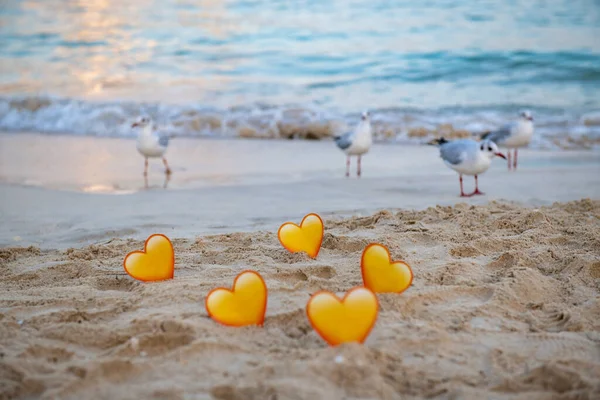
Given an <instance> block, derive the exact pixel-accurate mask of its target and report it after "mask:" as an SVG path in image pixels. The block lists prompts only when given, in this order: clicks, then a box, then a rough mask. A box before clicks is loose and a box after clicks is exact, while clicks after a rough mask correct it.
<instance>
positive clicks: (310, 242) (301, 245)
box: [277, 214, 324, 258]
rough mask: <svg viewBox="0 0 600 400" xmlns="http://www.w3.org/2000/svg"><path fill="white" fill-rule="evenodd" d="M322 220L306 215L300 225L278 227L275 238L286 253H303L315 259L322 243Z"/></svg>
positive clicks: (314, 215) (291, 224)
mask: <svg viewBox="0 0 600 400" xmlns="http://www.w3.org/2000/svg"><path fill="white" fill-rule="evenodd" d="M323 231H324V228H323V220H322V219H321V217H319V216H318V215H317V214H308V215H306V216H305V217H304V218H303V219H302V222H301V223H300V226H298V225H296V224H294V223H293V222H286V223H285V224H283V225H281V227H279V231H277V237H278V238H279V241H280V242H281V244H282V245H283V247H285V248H286V249H287V250H288V251H290V252H292V253H296V252H299V251H304V252H306V254H308V255H309V256H310V257H312V258H317V255H318V254H319V250H321V243H322V242H323Z"/></svg>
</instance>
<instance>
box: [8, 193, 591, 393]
mask: <svg viewBox="0 0 600 400" xmlns="http://www.w3.org/2000/svg"><path fill="white" fill-rule="evenodd" d="M300 217H301V216H299V217H298V219H299V218H300ZM325 225H326V231H325V232H326V233H325V239H324V242H323V249H322V251H321V253H320V254H319V257H318V259H317V260H312V259H310V258H308V257H307V256H306V255H304V254H295V255H292V254H289V253H287V252H286V250H284V249H283V248H282V247H281V246H280V245H279V243H278V241H277V238H276V234H275V231H258V232H249V233H233V234H224V235H212V236H202V237H196V238H193V239H175V240H174V245H175V251H176V274H175V279H174V280H172V281H169V282H161V283H154V284H142V283H138V282H136V281H133V280H132V279H130V278H129V277H128V276H125V275H123V270H122V266H121V263H122V260H123V257H124V255H125V254H126V253H127V252H129V251H131V250H136V249H140V248H141V247H142V246H143V241H141V240H137V239H136V240H134V239H114V240H111V241H109V242H108V243H106V244H103V245H92V246H88V247H78V248H72V249H67V250H40V249H39V248H37V247H30V248H4V249H1V250H0V262H1V265H2V274H3V278H2V280H1V283H0V288H1V295H0V340H1V346H2V349H1V354H0V393H1V395H0V398H4V399H6V398H39V397H41V398H48V399H50V398H52V399H54V398H60V399H117V398H118V399H150V398H152V399H239V400H247V399H311V400H314V399H418V398H434V399H589V400H591V399H598V398H600V320H599V316H600V299H599V290H600V201H598V200H581V201H575V202H569V203H561V204H555V205H552V206H548V207H541V208H538V209H533V208H524V207H522V206H519V205H515V204H511V203H504V202H492V203H491V204H489V205H485V206H472V205H467V204H459V205H456V206H455V207H442V206H437V207H432V208H428V209H425V210H423V211H399V212H390V211H381V212H378V213H376V214H374V215H371V216H368V217H352V218H341V217H335V218H334V217H328V218H325ZM175 237H177V236H176V235H175ZM373 241H376V242H381V243H383V244H385V245H387V246H389V248H390V250H391V252H392V255H393V257H394V258H396V259H404V260H406V261H408V262H409V263H410V264H411V265H412V267H413V270H414V272H415V280H414V283H413V286H412V287H411V288H410V289H408V290H407V291H406V292H405V293H403V294H402V295H381V296H379V298H380V303H381V311H380V315H379V319H378V321H377V324H376V325H375V328H374V330H373V331H372V333H371V335H370V336H369V338H368V340H367V342H366V343H365V345H362V346H361V345H358V344H350V345H343V346H340V347H337V348H329V347H327V346H326V345H325V344H324V342H323V341H322V340H321V339H320V338H319V337H318V336H317V334H316V333H315V332H314V331H312V330H311V328H310V326H309V323H308V321H307V319H306V317H305V312H304V307H305V304H306V301H307V300H308V297H309V295H310V293H313V292H314V291H316V290H319V289H327V290H331V291H335V292H338V293H340V294H341V293H343V292H344V291H346V290H348V289H350V288H351V287H353V286H356V285H360V284H361V278H360V272H359V259H360V254H361V252H362V250H363V249H364V247H365V246H366V245H367V244H368V243H369V242H373ZM246 268H251V269H255V270H257V271H259V272H260V273H261V274H262V275H263V276H264V278H265V280H266V283H267V285H268V288H269V294H270V295H269V304H268V309H267V317H266V321H265V326H264V328H257V327H251V328H250V327H249V328H227V327H223V326H220V325H218V324H216V323H215V322H213V321H212V320H210V319H209V318H208V317H207V313H206V311H205V309H204V306H203V298H204V296H205V295H206V293H207V292H208V291H209V290H210V289H211V288H214V287H216V286H229V285H230V284H231V282H232V279H233V278H234V276H235V275H236V274H237V273H239V272H240V271H241V270H242V269H246Z"/></svg>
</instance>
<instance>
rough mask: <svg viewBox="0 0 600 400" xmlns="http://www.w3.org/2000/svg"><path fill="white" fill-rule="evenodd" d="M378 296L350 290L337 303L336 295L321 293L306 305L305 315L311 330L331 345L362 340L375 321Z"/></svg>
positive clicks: (364, 291) (358, 290) (363, 290)
mask: <svg viewBox="0 0 600 400" xmlns="http://www.w3.org/2000/svg"><path fill="white" fill-rule="evenodd" d="M378 308H379V305H378V303H377V296H375V294H374V293H373V292H371V291H370V290H369V289H367V288H365V287H356V288H354V289H351V290H349V291H348V292H347V293H346V295H345V296H344V298H343V299H342V300H340V299H339V298H338V297H337V296H336V295H335V294H333V293H331V292H327V291H320V292H317V293H315V294H313V295H312V296H311V298H310V300H309V301H308V303H307V304H306V315H307V316H308V320H309V321H310V324H311V325H312V327H313V329H314V330H315V331H317V333H318V334H319V335H320V336H321V337H322V338H323V339H324V340H325V341H326V342H327V343H329V344H330V345H331V346H337V345H338V344H341V343H346V342H359V343H362V342H364V341H365V339H366V338H367V336H369V333H370V332H371V329H373V326H374V325H375V321H376V320H377V310H378Z"/></svg>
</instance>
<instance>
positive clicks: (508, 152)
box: [506, 149, 511, 171]
mask: <svg viewBox="0 0 600 400" xmlns="http://www.w3.org/2000/svg"><path fill="white" fill-rule="evenodd" d="M506 160H507V161H508V170H509V171H510V167H511V163H510V149H508V151H507V152H506Z"/></svg>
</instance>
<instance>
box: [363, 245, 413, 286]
mask: <svg viewBox="0 0 600 400" xmlns="http://www.w3.org/2000/svg"><path fill="white" fill-rule="evenodd" d="M360 269H361V271H362V277H363V282H364V284H365V287H367V288H369V289H371V290H372V291H373V292H375V293H402V292H404V291H405V290H406V289H408V288H409V287H410V285H411V284H412V281H413V272H412V269H411V268H410V265H408V264H407V263H405V262H404V261H391V256H390V251H389V250H388V248H387V247H385V246H383V245H381V244H370V245H368V246H367V247H366V248H365V250H364V251H363V254H362V258H361V261H360Z"/></svg>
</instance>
